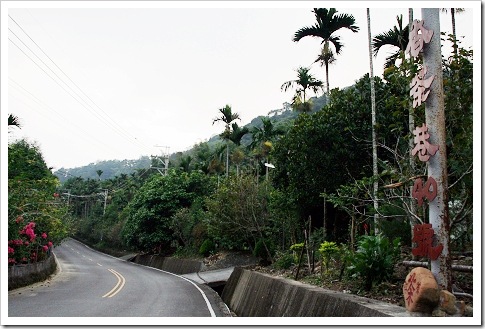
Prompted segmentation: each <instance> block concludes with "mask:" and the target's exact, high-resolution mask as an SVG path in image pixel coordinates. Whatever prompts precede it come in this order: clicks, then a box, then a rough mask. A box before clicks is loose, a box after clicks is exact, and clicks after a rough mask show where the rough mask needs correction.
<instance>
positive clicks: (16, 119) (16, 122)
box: [8, 114, 22, 129]
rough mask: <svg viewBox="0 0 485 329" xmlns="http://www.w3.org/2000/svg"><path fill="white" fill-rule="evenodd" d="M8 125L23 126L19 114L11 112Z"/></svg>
mask: <svg viewBox="0 0 485 329" xmlns="http://www.w3.org/2000/svg"><path fill="white" fill-rule="evenodd" d="M8 127H9V128H10V127H17V128H19V129H20V128H21V127H22V126H21V125H20V119H19V117H18V116H16V115H13V114H9V115H8Z"/></svg>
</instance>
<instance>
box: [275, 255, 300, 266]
mask: <svg viewBox="0 0 485 329" xmlns="http://www.w3.org/2000/svg"><path fill="white" fill-rule="evenodd" d="M295 263H296V260H295V256H294V255H293V253H290V252H277V253H276V260H275V263H274V266H275V268H277V269H279V270H281V269H283V270H287V269H289V268H290V267H291V266H292V265H294V264H295Z"/></svg>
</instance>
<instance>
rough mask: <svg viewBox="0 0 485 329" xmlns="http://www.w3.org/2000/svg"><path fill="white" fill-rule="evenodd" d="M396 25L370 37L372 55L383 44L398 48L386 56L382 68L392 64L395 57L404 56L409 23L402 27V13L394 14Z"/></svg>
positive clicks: (375, 53) (375, 54) (407, 41)
mask: <svg viewBox="0 0 485 329" xmlns="http://www.w3.org/2000/svg"><path fill="white" fill-rule="evenodd" d="M396 19H397V25H396V26H394V27H393V28H392V29H390V30H389V31H387V32H384V33H381V34H378V35H376V36H375V37H374V38H373V39H372V48H373V50H374V56H377V53H378V52H379V50H380V49H381V48H382V47H383V46H394V47H397V48H398V49H397V50H396V51H395V52H394V53H392V54H391V55H390V56H388V57H387V58H386V63H385V64H384V68H389V67H391V66H394V63H395V62H396V59H398V58H399V57H401V58H404V51H405V50H406V47H407V45H408V43H409V25H406V26H405V27H404V28H403V25H402V15H400V16H396Z"/></svg>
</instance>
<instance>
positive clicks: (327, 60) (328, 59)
mask: <svg viewBox="0 0 485 329" xmlns="http://www.w3.org/2000/svg"><path fill="white" fill-rule="evenodd" d="M336 60H337V59H336V58H335V56H334V54H333V51H332V49H331V48H330V44H329V42H328V41H326V42H325V43H324V44H323V47H322V51H321V53H320V55H318V57H317V59H316V60H315V61H314V62H313V63H317V62H320V65H321V66H324V65H325V74H326V78H327V94H328V90H329V88H330V86H329V83H328V66H329V65H330V64H332V63H333V62H335V61H336Z"/></svg>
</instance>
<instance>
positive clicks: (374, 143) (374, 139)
mask: <svg viewBox="0 0 485 329" xmlns="http://www.w3.org/2000/svg"><path fill="white" fill-rule="evenodd" d="M367 31H368V39H369V67H370V89H371V92H370V95H371V112H372V174H373V176H374V177H376V178H377V175H378V169H377V137H376V93H375V87H374V65H373V62H372V41H371V40H372V34H371V31H370V9H369V8H367ZM378 188H379V184H378V180H377V179H375V180H374V189H373V196H374V209H375V210H376V212H375V215H374V226H375V233H376V234H377V233H379V230H380V225H379V213H378V211H377V209H378V207H379V203H378V202H377V189H378Z"/></svg>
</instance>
